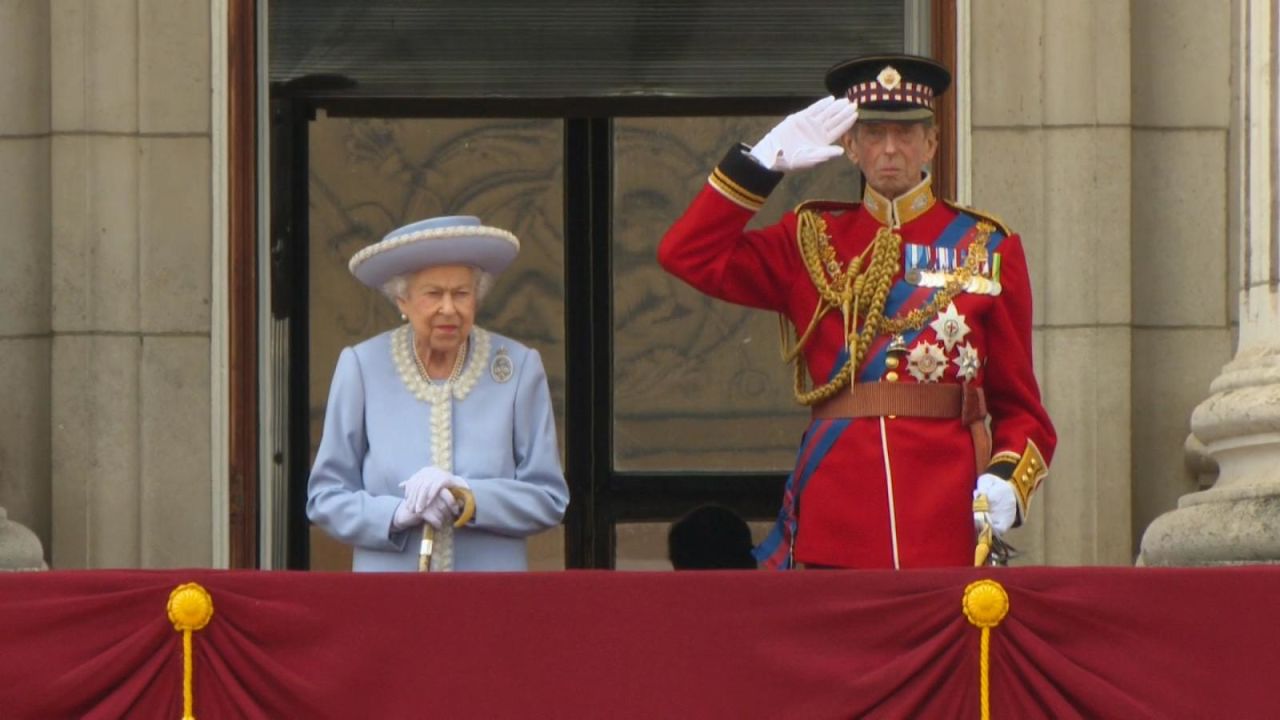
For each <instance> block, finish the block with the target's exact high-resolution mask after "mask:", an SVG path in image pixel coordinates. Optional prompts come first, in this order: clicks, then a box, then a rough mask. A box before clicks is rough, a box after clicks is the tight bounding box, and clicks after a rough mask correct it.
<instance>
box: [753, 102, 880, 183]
mask: <svg viewBox="0 0 1280 720" xmlns="http://www.w3.org/2000/svg"><path fill="white" fill-rule="evenodd" d="M857 120H858V106H857V105H856V104H854V103H851V102H849V100H848V99H847V98H834V97H831V96H830V95H827V96H825V97H823V98H822V99H821V100H819V101H817V102H815V103H814V104H812V105H810V106H809V107H807V108H805V109H804V110H801V111H800V112H797V113H792V114H791V115H788V116H787V117H786V118H784V119H783V120H782V122H780V123H778V124H777V125H776V126H775V127H774V128H773V129H772V130H770V131H769V133H768V134H767V135H765V136H764V137H763V138H761V139H760V142H758V143H756V145H755V147H753V148H751V157H753V158H755V159H756V162H758V163H760V164H761V165H763V166H764V167H765V168H767V169H769V170H776V171H778V172H787V171H789V170H803V169H805V168H810V167H813V166H814V165H818V164H819V163H823V162H826V161H827V160H830V159H831V158H834V157H839V156H841V155H843V154H844V148H842V147H840V146H839V145H838V144H836V141H838V140H839V139H840V136H841V135H844V134H845V133H846V132H848V131H849V128H851V127H853V124H854V123H855V122H857Z"/></svg>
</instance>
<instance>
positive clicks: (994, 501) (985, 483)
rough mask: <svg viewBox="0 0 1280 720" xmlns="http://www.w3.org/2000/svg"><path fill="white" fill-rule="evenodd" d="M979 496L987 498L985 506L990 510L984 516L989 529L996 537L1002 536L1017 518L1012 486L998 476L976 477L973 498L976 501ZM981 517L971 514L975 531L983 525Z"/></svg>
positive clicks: (1016, 500)
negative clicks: (989, 524) (989, 523)
mask: <svg viewBox="0 0 1280 720" xmlns="http://www.w3.org/2000/svg"><path fill="white" fill-rule="evenodd" d="M979 494H983V495H986V496H987V505H988V506H989V507H990V508H991V509H990V510H989V511H988V512H987V513H986V516H987V518H989V519H990V521H991V529H992V530H994V531H995V534H996V535H1004V534H1005V532H1006V531H1008V530H1009V528H1011V527H1013V521H1014V520H1016V519H1017V517H1018V498H1017V497H1016V496H1015V495H1014V494H1013V485H1012V484H1010V483H1009V481H1008V480H1005V479H1003V478H1001V477H1000V476H998V475H992V474H991V473H983V474H982V475H980V476H979V477H978V487H977V488H976V489H975V490H974V491H973V497H974V498H975V499H976V498H977V497H978V495H979ZM982 516H983V513H974V514H973V527H974V528H975V529H977V530H981V529H982V526H983V524H984V520H983V517H982Z"/></svg>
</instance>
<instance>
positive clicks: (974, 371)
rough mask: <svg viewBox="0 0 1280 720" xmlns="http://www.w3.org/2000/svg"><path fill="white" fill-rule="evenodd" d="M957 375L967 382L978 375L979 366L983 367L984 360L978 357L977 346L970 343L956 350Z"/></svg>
mask: <svg viewBox="0 0 1280 720" xmlns="http://www.w3.org/2000/svg"><path fill="white" fill-rule="evenodd" d="M953 362H955V364H956V376H957V377H959V378H960V379H961V380H964V381H965V382H969V381H970V380H972V379H974V378H975V377H977V376H978V368H980V367H982V360H981V359H980V358H979V357H978V350H977V348H975V347H973V346H972V345H970V344H969V343H965V344H964V345H961V346H960V347H959V348H958V350H957V352H956V359H955V360H954V361H953Z"/></svg>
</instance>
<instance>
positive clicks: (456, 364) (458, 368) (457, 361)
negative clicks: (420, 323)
mask: <svg viewBox="0 0 1280 720" xmlns="http://www.w3.org/2000/svg"><path fill="white" fill-rule="evenodd" d="M409 338H410V342H411V343H413V359H414V361H415V362H417V363H418V372H419V373H420V374H421V375H422V377H423V379H425V380H426V381H427V382H429V383H431V384H432V385H439V384H440V383H437V382H436V381H435V380H434V379H433V378H432V377H431V373H429V372H427V365H426V363H424V362H422V355H420V354H419V353H418V341H417V336H416V335H414V334H412V333H410V335H409ZM469 344H470V343H468V342H467V341H466V340H463V341H462V344H461V345H459V346H458V354H457V356H456V357H454V358H453V370H451V371H450V372H449V377H447V378H445V380H444V384H445V385H447V384H449V383H455V382H457V381H458V376H460V375H462V365H463V362H464V361H465V360H466V358H467V346H468V345H469Z"/></svg>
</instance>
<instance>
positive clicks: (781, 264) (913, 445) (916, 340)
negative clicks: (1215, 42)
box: [658, 55, 1056, 568]
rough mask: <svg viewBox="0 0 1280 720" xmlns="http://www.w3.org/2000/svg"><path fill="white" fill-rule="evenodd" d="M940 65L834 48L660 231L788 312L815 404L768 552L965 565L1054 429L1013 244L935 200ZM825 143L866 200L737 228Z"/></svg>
mask: <svg viewBox="0 0 1280 720" xmlns="http://www.w3.org/2000/svg"><path fill="white" fill-rule="evenodd" d="M950 82H951V76H950V73H949V72H948V71H947V70H946V68H944V67H942V66H941V65H939V64H937V63H935V62H934V61H932V60H929V59H927V58H921V57H915V56H908V55H893V56H875V57H863V58H857V59H854V60H850V61H848V62H844V63H840V64H838V65H836V66H834V67H833V68H831V69H830V70H829V71H828V72H827V76H826V85H827V89H828V90H829V91H830V92H831V96H830V97H824V98H823V99H821V100H819V101H818V102H816V103H814V104H813V105H811V106H810V107H808V108H806V109H805V110H802V111H800V112H798V113H795V114H793V115H790V116H788V117H787V118H786V119H784V120H783V121H782V122H781V123H780V124H778V125H777V126H776V127H775V128H774V129H773V130H771V131H770V132H769V133H768V134H767V135H766V136H765V137H764V138H762V139H761V141H760V142H759V143H757V144H756V145H755V146H754V147H751V148H748V147H746V146H739V147H736V148H734V149H732V150H730V151H729V153H728V155H726V156H725V158H724V160H723V161H721V163H720V165H719V166H718V167H716V168H715V170H714V171H712V173H711V176H710V177H709V178H708V180H707V185H706V186H705V187H704V188H703V190H702V191H701V192H700V193H699V194H698V196H697V197H696V198H694V200H693V203H692V204H691V205H690V206H689V208H688V210H686V211H685V213H684V215H683V216H682V217H681V218H680V219H679V220H678V221H676V223H675V225H673V226H672V227H671V229H670V230H669V231H668V232H667V234H666V236H665V237H664V238H663V240H662V244H661V246H660V247H659V250H658V260H659V262H660V263H661V264H662V266H663V267H664V268H665V269H666V270H667V271H668V272H670V273H672V274H673V275H675V276H677V277H679V278H681V279H682V280H684V281H685V282H687V283H689V284H690V285H692V286H693V287H695V288H697V289H698V290H700V291H702V292H704V293H707V294H708V295H711V296H714V297H717V298H720V299H722V300H726V301H728V302H732V303H737V304H740V305H747V306H750V307H757V308H761V309H764V310H773V311H776V312H778V313H780V314H782V315H783V316H785V317H786V318H788V319H789V320H790V322H791V323H792V325H794V327H795V330H796V333H795V345H794V347H793V348H789V349H788V355H789V357H792V358H794V360H795V362H796V398H797V400H798V401H799V402H801V403H803V404H805V405H809V406H811V407H812V421H811V422H810V424H809V427H808V429H807V430H806V431H805V434H804V437H803V439H802V441H801V445H800V451H799V454H798V456H797V458H796V465H795V469H794V471H793V472H792V474H791V476H790V478H788V480H787V486H786V493H785V496H784V498H783V507H782V510H781V512H780V513H779V517H778V524H777V526H776V527H775V529H774V531H773V533H772V534H771V535H770V536H769V538H767V539H766V540H765V542H764V543H762V544H761V545H760V546H759V547H758V548H756V555H757V558H758V559H759V560H761V562H762V563H763V564H764V565H765V566H766V567H774V568H789V567H792V566H794V564H796V563H799V564H803V565H808V566H815V567H850V568H883V567H892V568H904V567H933V566H946V565H969V564H972V562H973V560H974V532H975V523H977V522H978V521H979V520H980V519H981V520H982V521H984V522H986V521H989V522H990V524H991V526H992V527H993V529H994V530H995V532H996V533H997V535H998V534H1001V533H1003V532H1004V531H1006V530H1008V529H1009V528H1010V527H1013V526H1016V525H1018V524H1020V523H1021V522H1022V519H1023V518H1025V517H1026V512H1027V508H1028V505H1029V503H1030V501H1031V496H1032V493H1033V492H1034V491H1035V490H1036V488H1037V487H1038V485H1039V483H1040V481H1041V480H1042V479H1043V478H1044V477H1045V475H1046V474H1047V463H1048V461H1049V459H1050V458H1051V456H1052V453H1053V449H1054V445H1055V443H1056V435H1055V433H1054V429H1053V425H1052V423H1051V422H1050V420H1049V417H1048V415H1047V413H1046V412H1045V410H1044V407H1043V406H1042V405H1041V402H1040V392H1039V388H1038V386H1037V384H1036V379H1035V376H1034V374H1033V372H1032V359H1031V287H1030V284H1029V281H1028V276H1027V266H1026V259H1025V258H1024V256H1023V251H1022V244H1021V242H1020V240H1019V239H1018V236H1017V235H1015V234H1013V233H1011V232H1010V231H1009V230H1008V229H1007V228H1005V227H1004V226H1003V225H1002V224H1000V223H999V222H998V221H997V220H995V219H993V218H991V217H990V216H988V215H985V214H983V213H979V212H977V211H974V210H970V209H967V208H964V207H960V206H957V205H955V204H952V203H947V202H942V201H939V200H937V199H936V198H935V197H934V195H933V191H932V185H931V178H930V176H929V173H928V171H927V169H926V168H927V166H928V163H929V162H930V160H932V159H933V156H934V154H935V152H936V151H937V148H938V134H937V130H936V128H935V127H934V124H933V104H934V101H935V99H936V98H937V96H938V95H940V94H941V93H942V92H944V91H945V90H946V89H947V87H948V86H949V85H950ZM838 155H847V156H848V157H849V159H850V160H851V161H852V162H853V163H854V164H855V165H857V166H858V168H859V169H860V170H861V171H862V175H863V177H864V178H865V189H864V192H863V196H862V202H861V203H836V202H807V203H803V204H801V205H800V206H799V207H797V208H796V209H795V211H793V212H790V213H787V215H786V216H785V217H783V219H782V221H781V222H779V223H778V224H776V225H772V226H770V227H766V228H763V229H761V230H752V231H748V230H746V229H745V228H746V225H747V223H748V221H750V220H751V217H752V215H753V214H754V213H755V212H756V211H757V210H758V209H759V208H760V206H761V205H763V204H764V201H765V198H766V197H767V196H768V194H769V193H770V192H771V191H772V190H773V188H774V187H775V186H776V185H777V184H778V182H780V181H781V180H782V178H783V175H784V173H785V172H787V171H794V170H801V169H804V168H807V167H811V166H813V165H817V164H818V163H820V162H823V161H825V160H828V159H831V158H833V157H836V156H838ZM806 370H807V373H808V377H809V381H808V382H807V383H806V382H805V377H804V375H805V371H806ZM993 453H994V454H993ZM979 494H981V495H984V496H985V497H986V498H987V500H988V502H989V505H990V512H989V515H987V516H982V517H980V515H979V514H976V513H975V512H974V499H975V498H977V496H978V495H979Z"/></svg>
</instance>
